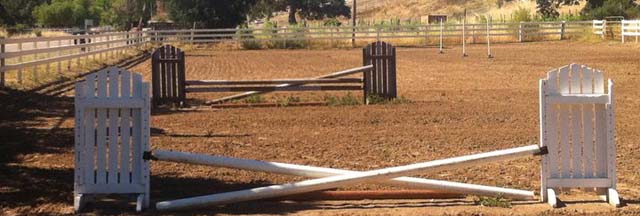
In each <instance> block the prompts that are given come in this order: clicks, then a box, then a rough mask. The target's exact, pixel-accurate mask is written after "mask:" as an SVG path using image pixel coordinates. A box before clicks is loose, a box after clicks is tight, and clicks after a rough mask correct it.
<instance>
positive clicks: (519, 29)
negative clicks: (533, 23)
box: [518, 22, 524, 43]
mask: <svg viewBox="0 0 640 216" xmlns="http://www.w3.org/2000/svg"><path fill="white" fill-rule="evenodd" d="M523 34H524V32H523V31H522V22H520V25H518V42H520V43H522V39H523V38H524V37H523V36H524V35H523Z"/></svg>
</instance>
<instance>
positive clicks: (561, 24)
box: [560, 21, 566, 40]
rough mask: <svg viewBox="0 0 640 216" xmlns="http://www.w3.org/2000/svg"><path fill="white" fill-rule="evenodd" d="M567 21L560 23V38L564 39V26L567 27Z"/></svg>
mask: <svg viewBox="0 0 640 216" xmlns="http://www.w3.org/2000/svg"><path fill="white" fill-rule="evenodd" d="M565 25H566V22H565V21H562V22H561V23H560V40H563V39H564V28H565Z"/></svg>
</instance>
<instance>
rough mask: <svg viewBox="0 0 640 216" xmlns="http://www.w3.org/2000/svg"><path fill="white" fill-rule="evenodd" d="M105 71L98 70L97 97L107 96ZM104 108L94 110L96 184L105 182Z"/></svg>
mask: <svg viewBox="0 0 640 216" xmlns="http://www.w3.org/2000/svg"><path fill="white" fill-rule="evenodd" d="M106 75H107V71H106V70H103V71H100V72H98V98H100V99H106V98H107V86H106V85H107V76H106ZM106 111H107V110H106V109H103V108H97V109H96V112H97V113H98V125H97V134H98V135H97V143H96V145H97V149H98V150H97V165H96V167H97V170H96V172H97V174H96V178H97V184H106V183H107V181H106V180H107V177H106V172H107V170H106V156H107V155H106V154H107V152H106V149H105V148H106V132H107V129H106V118H107V113H106Z"/></svg>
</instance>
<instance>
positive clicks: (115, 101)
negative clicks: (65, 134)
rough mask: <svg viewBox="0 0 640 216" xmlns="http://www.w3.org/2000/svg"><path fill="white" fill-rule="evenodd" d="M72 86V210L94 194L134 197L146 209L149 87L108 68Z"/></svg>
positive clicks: (138, 78)
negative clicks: (73, 176) (73, 113)
mask: <svg viewBox="0 0 640 216" xmlns="http://www.w3.org/2000/svg"><path fill="white" fill-rule="evenodd" d="M85 79H86V80H85V81H84V82H82V83H78V84H77V85H76V91H75V92H76V95H75V120H76V122H75V124H76V125H75V155H76V157H75V179H74V207H75V209H76V211H79V210H80V209H81V208H82V206H83V205H84V204H85V203H86V202H87V201H90V200H91V199H92V197H93V196H95V195H99V194H137V195H138V196H137V206H136V208H137V210H138V211H141V210H142V209H143V208H146V207H147V206H148V205H149V163H148V162H147V161H146V160H143V153H144V152H145V151H148V150H149V116H150V96H149V84H148V83H144V82H142V76H141V75H140V74H135V73H131V72H128V71H122V70H120V69H118V68H115V67H111V68H107V69H105V70H102V71H99V72H97V73H94V74H90V75H87V76H86V77H85Z"/></svg>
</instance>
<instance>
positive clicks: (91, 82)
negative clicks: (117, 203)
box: [82, 74, 98, 184]
mask: <svg viewBox="0 0 640 216" xmlns="http://www.w3.org/2000/svg"><path fill="white" fill-rule="evenodd" d="M97 78H98V77H97V75H96V74H91V75H88V76H86V77H85V79H86V81H85V83H86V84H87V86H86V88H85V91H86V93H85V98H94V97H95V91H96V82H95V80H96V79H97ZM95 118H96V109H93V108H91V109H86V110H85V112H84V119H85V121H86V122H85V124H84V133H86V135H85V137H84V152H83V153H82V155H83V156H85V159H84V160H83V161H82V164H83V169H84V176H85V177H84V179H85V182H87V183H92V184H93V183H95V182H96V179H95V178H96V177H95V171H94V170H95V164H96V163H95V151H96V149H95V146H96V137H95V135H96V128H95Z"/></svg>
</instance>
